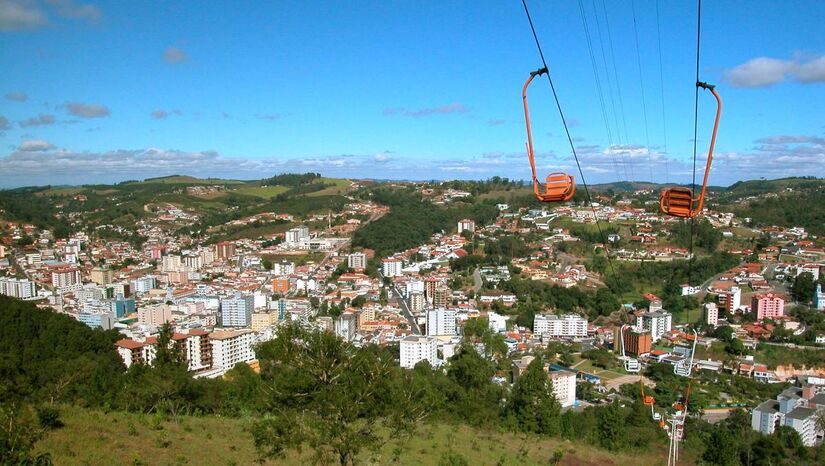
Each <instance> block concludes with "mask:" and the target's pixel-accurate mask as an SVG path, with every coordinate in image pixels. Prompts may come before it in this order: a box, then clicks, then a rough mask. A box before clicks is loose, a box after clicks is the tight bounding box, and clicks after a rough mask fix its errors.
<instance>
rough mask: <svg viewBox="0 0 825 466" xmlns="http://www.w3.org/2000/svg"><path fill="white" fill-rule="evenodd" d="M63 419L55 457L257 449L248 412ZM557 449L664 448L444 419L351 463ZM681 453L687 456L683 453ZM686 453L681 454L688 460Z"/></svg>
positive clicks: (486, 460) (609, 459) (175, 457)
mask: <svg viewBox="0 0 825 466" xmlns="http://www.w3.org/2000/svg"><path fill="white" fill-rule="evenodd" d="M61 411H62V420H63V422H64V423H65V426H64V427H62V428H60V429H57V430H55V431H52V432H51V433H49V434H48V435H47V436H46V437H45V438H44V439H43V440H41V441H40V442H39V443H38V445H37V451H38V452H48V453H50V454H51V455H52V459H53V461H54V464H56V465H76V464H77V465H81V464H83V465H85V464H145V465H167V464H192V465H195V464H219V465H227V464H236V465H241V464H255V463H256V462H258V461H259V460H258V456H257V453H256V451H255V448H254V445H253V442H252V437H251V435H250V434H249V433H248V432H247V431H246V429H247V428H248V427H249V426H250V425H251V424H252V422H254V419H252V418H241V419H232V418H221V417H214V416H213V417H192V416H182V417H179V418H177V420H160V419H158V418H154V417H153V416H150V415H143V414H130V413H122V412H110V413H104V412H102V411H89V410H84V409H81V408H76V407H70V406H64V407H62V408H61ZM556 451H561V452H562V453H563V458H562V460H561V463H560V464H570V465H593V466H595V465H634V466H640V465H653V464H661V463H662V460H663V458H664V457H665V456H666V453H665V451H664V449H661V451H659V450H654V451H650V452H634V453H632V454H630V453H613V452H608V451H605V450H601V449H599V448H595V447H593V446H592V445H584V444H576V443H572V442H569V441H564V440H561V439H547V438H543V437H538V436H534V435H524V434H522V435H514V434H510V433H501V432H495V431H485V430H480V429H472V428H468V427H466V426H452V425H447V424H423V425H422V426H420V428H419V429H418V432H416V434H415V435H414V436H413V437H412V438H409V439H394V440H393V441H390V442H388V443H387V444H385V445H384V446H382V448H381V449H380V450H379V451H378V452H375V453H366V452H365V453H363V454H362V455H360V456H359V457H357V458H356V460H357V463H358V464H391V463H392V464H414V465H429V464H437V463H438V461H439V459H440V458H441V456H442V455H444V454H446V453H448V452H453V453H457V454H459V455H461V456H463V457H464V458H465V459H466V460H467V462H468V464H473V465H494V464H508V465H509V464H516V465H528V464H529V465H533V464H551V463H550V459H551V457H552V456H553V454H554V452H556ZM685 460H688V459H687V458H685ZM687 462H688V461H686V463H687ZM309 463H312V452H311V451H309V450H306V449H305V450H304V452H303V453H300V454H299V453H295V452H291V453H289V454H287V456H286V457H285V458H283V459H280V460H277V461H273V460H270V461H264V462H262V463H261V464H288V465H303V464H309Z"/></svg>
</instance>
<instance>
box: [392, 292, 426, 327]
mask: <svg viewBox="0 0 825 466" xmlns="http://www.w3.org/2000/svg"><path fill="white" fill-rule="evenodd" d="M389 289H390V292H391V293H392V294H394V295H395V298H396V301H398V306H399V307H401V314H402V315H403V316H404V317H406V318H407V322H409V324H410V329H411V330H412V332H413V335H421V327H419V326H418V321H416V319H415V317H414V316H413V314H412V312H411V311H410V307H409V306H408V305H407V300H406V299H404V297H403V296H402V295H401V292H400V291H398V287H397V286H395V285H394V284H393V285H391V286H389Z"/></svg>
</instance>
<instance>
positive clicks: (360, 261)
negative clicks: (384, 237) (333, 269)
mask: <svg viewBox="0 0 825 466" xmlns="http://www.w3.org/2000/svg"><path fill="white" fill-rule="evenodd" d="M347 266H348V267H349V268H351V269H355V270H364V269H366V268H367V255H366V254H364V253H363V252H354V253H352V254H350V255H349V256H347Z"/></svg>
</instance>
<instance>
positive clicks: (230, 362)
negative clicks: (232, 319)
mask: <svg viewBox="0 0 825 466" xmlns="http://www.w3.org/2000/svg"><path fill="white" fill-rule="evenodd" d="M254 337H255V332H253V331H252V330H223V331H217V332H212V333H210V334H209V343H210V344H211V345H212V367H215V368H223V369H226V370H229V369H232V368H233V367H234V366H235V364H237V363H239V362H247V361H251V360H253V359H255V351H253V349H252V345H253V344H254V343H255V338H254Z"/></svg>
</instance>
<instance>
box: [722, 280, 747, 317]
mask: <svg viewBox="0 0 825 466" xmlns="http://www.w3.org/2000/svg"><path fill="white" fill-rule="evenodd" d="M718 300H719V308H720V309H722V310H724V311H725V313H726V314H727V315H733V314H734V313H735V312H736V311H737V310H739V307H740V306H741V305H742V290H741V289H740V288H739V287H738V286H732V287H731V288H730V290H729V291H720V292H719V294H718Z"/></svg>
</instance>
